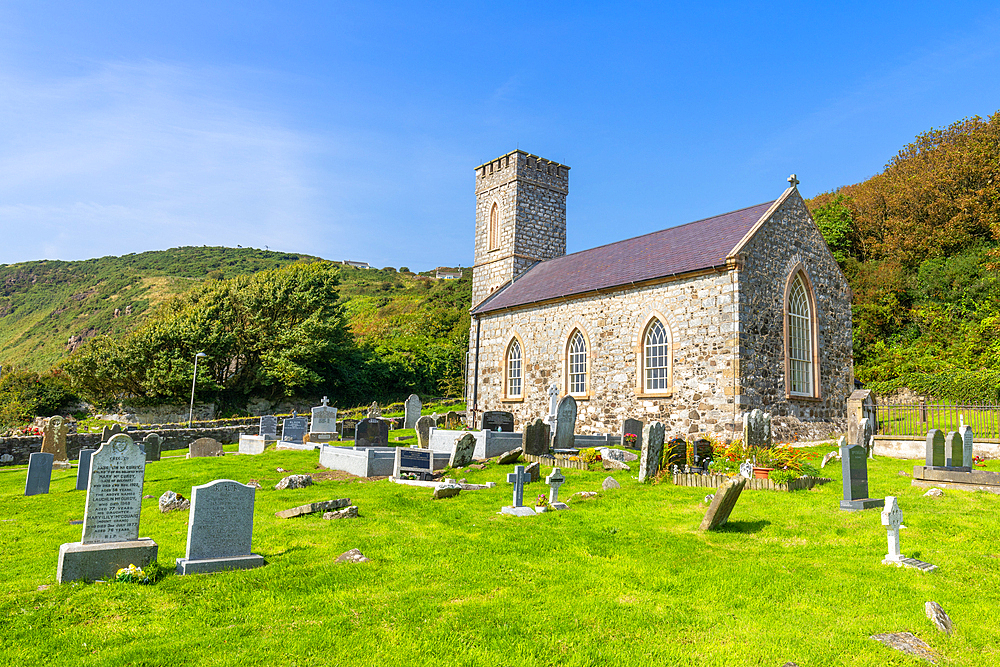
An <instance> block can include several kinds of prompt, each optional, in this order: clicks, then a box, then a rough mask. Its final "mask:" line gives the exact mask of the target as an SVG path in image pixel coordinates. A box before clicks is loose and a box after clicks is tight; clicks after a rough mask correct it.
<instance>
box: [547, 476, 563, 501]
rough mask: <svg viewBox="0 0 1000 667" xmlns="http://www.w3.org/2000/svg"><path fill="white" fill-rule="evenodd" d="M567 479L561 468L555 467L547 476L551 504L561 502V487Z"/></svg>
mask: <svg viewBox="0 0 1000 667" xmlns="http://www.w3.org/2000/svg"><path fill="white" fill-rule="evenodd" d="M565 481H566V477H564V476H563V474H562V472H561V471H560V470H559V468H553V469H552V473H551V474H549V476H548V477H546V478H545V483H546V484H548V485H549V504H550V505H554V504H556V503H557V502H559V487H560V486H562V485H563V482H565Z"/></svg>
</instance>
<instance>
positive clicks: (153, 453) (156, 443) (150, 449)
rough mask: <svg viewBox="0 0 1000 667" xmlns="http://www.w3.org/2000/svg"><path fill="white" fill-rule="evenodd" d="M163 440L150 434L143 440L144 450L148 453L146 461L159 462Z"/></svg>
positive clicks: (154, 434) (156, 435)
mask: <svg viewBox="0 0 1000 667" xmlns="http://www.w3.org/2000/svg"><path fill="white" fill-rule="evenodd" d="M162 447H163V438H161V437H160V436H159V435H158V434H156V433H150V434H149V435H147V436H146V437H145V438H143V439H142V448H143V449H144V450H145V452H146V461H159V460H160V454H161V451H160V450H161V448H162Z"/></svg>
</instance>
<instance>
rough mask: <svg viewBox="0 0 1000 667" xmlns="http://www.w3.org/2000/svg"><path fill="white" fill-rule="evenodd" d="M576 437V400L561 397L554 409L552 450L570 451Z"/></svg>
mask: <svg viewBox="0 0 1000 667" xmlns="http://www.w3.org/2000/svg"><path fill="white" fill-rule="evenodd" d="M575 435H576V399H575V398H573V397H572V396H570V395H568V394H567V395H566V396H563V397H562V399H561V400H560V401H559V407H558V408H556V437H555V439H554V441H553V443H552V447H553V448H554V449H570V448H572V447H573V445H574V444H575Z"/></svg>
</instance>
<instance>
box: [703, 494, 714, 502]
mask: <svg viewBox="0 0 1000 667" xmlns="http://www.w3.org/2000/svg"><path fill="white" fill-rule="evenodd" d="M713 500H715V494H714V493H710V494H708V495H707V496H705V503H708V504H710V503H711V502H712V501H713Z"/></svg>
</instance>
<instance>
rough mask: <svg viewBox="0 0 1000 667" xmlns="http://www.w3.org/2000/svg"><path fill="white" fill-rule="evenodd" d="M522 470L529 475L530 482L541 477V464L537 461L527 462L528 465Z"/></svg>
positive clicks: (536, 480)
mask: <svg viewBox="0 0 1000 667" xmlns="http://www.w3.org/2000/svg"><path fill="white" fill-rule="evenodd" d="M524 472H526V473H528V474H529V475H531V481H532V482H538V481H540V480H541V479H542V464H540V463H539V462H538V461H535V462H534V463H530V464H528V467H527V468H525V469H524Z"/></svg>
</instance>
